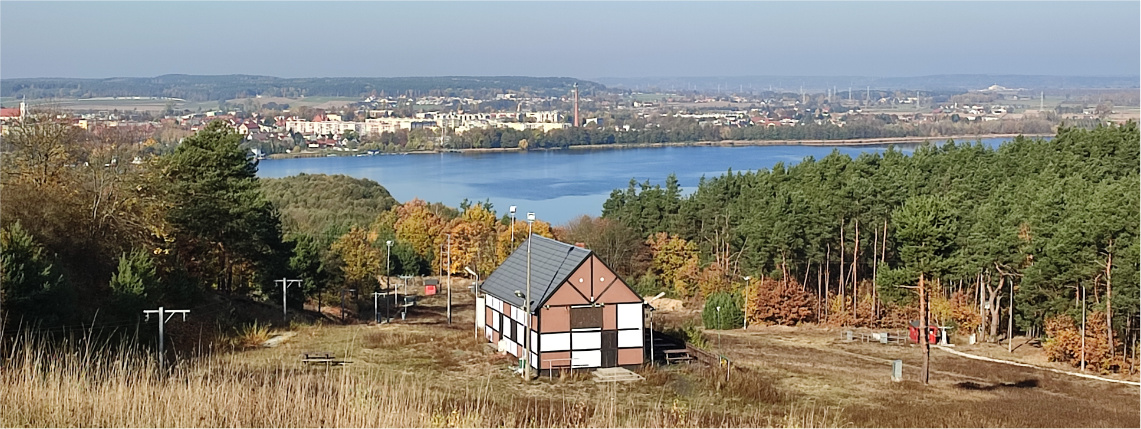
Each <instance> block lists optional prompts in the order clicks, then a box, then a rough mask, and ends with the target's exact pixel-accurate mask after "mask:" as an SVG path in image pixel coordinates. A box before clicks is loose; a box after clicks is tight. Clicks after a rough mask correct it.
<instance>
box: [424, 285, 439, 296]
mask: <svg viewBox="0 0 1141 429" xmlns="http://www.w3.org/2000/svg"><path fill="white" fill-rule="evenodd" d="M435 294H436V285H424V295H435Z"/></svg>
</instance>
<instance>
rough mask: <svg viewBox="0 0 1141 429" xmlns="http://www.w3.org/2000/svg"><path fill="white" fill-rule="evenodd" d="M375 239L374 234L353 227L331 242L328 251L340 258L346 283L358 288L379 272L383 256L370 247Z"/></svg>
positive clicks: (379, 251) (376, 249)
mask: <svg viewBox="0 0 1141 429" xmlns="http://www.w3.org/2000/svg"><path fill="white" fill-rule="evenodd" d="M376 238H377V237H376V233H375V232H371V231H369V230H366V229H362V228H358V227H355V226H354V227H353V229H351V230H349V232H348V233H346V234H345V235H342V236H341V237H340V238H338V239H337V241H334V242H333V245H332V246H331V247H330V250H332V251H333V253H335V254H337V255H338V256H340V258H341V262H342V263H343V265H342V266H341V271H342V272H344V274H345V281H346V282H349V283H350V284H356V285H358V286H360V285H363V284H365V281H366V280H367V279H370V278H372V277H374V276H376V275H378V274H379V273H380V272H381V266H380V265H381V261H384V254H383V252H381V250H380V249H378V248H376V247H374V246H373V245H372V244H373V242H375V241H376Z"/></svg>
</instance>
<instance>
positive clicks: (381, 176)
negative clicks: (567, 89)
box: [258, 139, 1009, 225]
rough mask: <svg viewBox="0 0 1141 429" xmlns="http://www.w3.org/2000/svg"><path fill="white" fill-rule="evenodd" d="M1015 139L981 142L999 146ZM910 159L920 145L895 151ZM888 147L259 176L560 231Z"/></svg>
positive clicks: (499, 156)
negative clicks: (625, 206) (670, 181)
mask: <svg viewBox="0 0 1141 429" xmlns="http://www.w3.org/2000/svg"><path fill="white" fill-rule="evenodd" d="M1006 140H1009V139H983V143H984V144H986V145H988V146H998V145H999V144H1000V143H1001V142H1003V141H1006ZM896 147H897V148H899V149H900V150H901V151H903V152H905V153H910V152H911V151H912V150H913V148H914V145H896ZM886 148H887V146H735V147H711V146H688V147H664V148H634V149H575V150H552V151H531V152H476V153H470V152H469V153H435V154H407V155H378V156H359V157H325V158H293V159H269V160H263V161H261V163H260V164H259V166H258V169H259V171H258V176H260V177H267V178H279V177H286V176H292V175H296V174H299V173H307V174H321V173H324V174H344V175H347V176H352V177H357V178H367V179H372V180H375V181H377V182H379V183H380V184H381V185H383V186H384V187H385V188H387V189H388V191H389V192H391V193H392V196H393V197H395V198H396V199H397V200H398V201H400V202H404V201H408V200H411V199H413V198H420V199H422V200H425V201H429V202H442V203H444V204H446V205H449V206H452V207H458V206H459V204H460V201H463V199H464V198H467V199H468V200H471V201H484V200H490V201H491V203H492V205H493V209H494V210H495V211H496V212H497V213H498V214H499V215H503V214H504V213H507V208H508V207H509V206H512V205H514V206H518V213H519V214H518V216H519V217H520V218H522V217H523V216H524V215H523V214H524V213H526V212H535V215H536V217H538V218H539V219H541V220H544V221H547V222H550V223H552V224H554V225H559V224H564V223H566V222H567V221H569V220H571V219H573V218H575V217H577V216H579V215H582V214H588V215H592V216H598V215H600V214H602V203H603V202H605V201H606V199H607V198H608V197H609V196H610V192H611V191H613V190H614V189H626V187H627V185H628V183H629V182H630V179H631V178H634V179H636V180H637V181H638V182H639V183H641V182H643V181H645V180H647V179H648V180H649V181H650V183H651V184H664V183H665V179H666V176H667V175H669V174H670V173H674V174H675V175H677V178H678V182H679V184H680V185H681V186H682V188H683V192H692V191H693V190H694V189H696V187H697V183H698V181H699V180H700V179H701V177H702V176H705V177H708V178H713V177H716V176H720V175H722V174H725V172H726V171H727V170H728V169H730V168H732V169H733V171H751V170H757V169H763V168H771V167H772V166H773V165H775V164H776V163H777V162H784V163H785V165H789V164H795V163H797V162H800V160H802V159H804V158H805V157H807V156H812V157H815V158H816V159H817V160H819V159H820V158H823V157H824V156H826V155H828V154H829V153H831V152H832V150H833V149H838V150H839V151H840V152H842V153H845V154H848V155H849V156H851V157H853V158H855V157H856V156H858V155H859V154H860V153H862V152H877V153H878V152H882V151H884V150H885V149H886Z"/></svg>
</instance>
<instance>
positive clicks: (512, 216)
mask: <svg viewBox="0 0 1141 429" xmlns="http://www.w3.org/2000/svg"><path fill="white" fill-rule="evenodd" d="M507 211H510V212H511V250H515V206H511V208H510V209H508V210H507Z"/></svg>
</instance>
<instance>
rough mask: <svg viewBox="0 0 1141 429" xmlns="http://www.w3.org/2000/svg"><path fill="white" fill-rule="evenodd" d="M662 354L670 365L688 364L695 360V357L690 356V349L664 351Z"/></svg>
mask: <svg viewBox="0 0 1141 429" xmlns="http://www.w3.org/2000/svg"><path fill="white" fill-rule="evenodd" d="M662 353H664V354H665V355H666V362H670V363H674V362H687V361H691V360H693V356H691V355H690V354H689V350H688V349H670V350H662Z"/></svg>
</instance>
